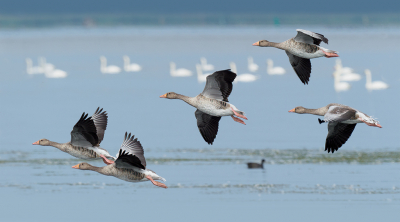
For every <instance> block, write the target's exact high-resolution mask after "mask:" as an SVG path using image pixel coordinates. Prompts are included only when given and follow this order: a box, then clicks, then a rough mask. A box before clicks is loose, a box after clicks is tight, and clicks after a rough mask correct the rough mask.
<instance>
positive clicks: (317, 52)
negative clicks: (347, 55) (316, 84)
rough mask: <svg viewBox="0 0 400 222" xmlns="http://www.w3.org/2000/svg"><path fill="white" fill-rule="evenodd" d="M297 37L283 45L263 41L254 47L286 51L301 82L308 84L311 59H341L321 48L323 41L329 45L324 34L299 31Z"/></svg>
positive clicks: (330, 51)
mask: <svg viewBox="0 0 400 222" xmlns="http://www.w3.org/2000/svg"><path fill="white" fill-rule="evenodd" d="M296 31H297V35H296V37H294V38H291V39H289V40H286V41H284V42H281V43H276V42H269V41H267V40H261V41H258V42H256V43H254V44H253V45H254V46H261V47H275V48H278V49H282V50H285V52H286V54H287V55H288V57H289V62H290V64H291V65H292V67H293V69H294V71H295V72H296V74H297V76H298V77H299V78H300V80H301V82H302V83H304V84H308V81H309V80H310V73H311V62H310V59H313V58H318V57H322V56H325V57H327V58H332V57H339V55H338V54H337V52H336V51H333V50H330V49H325V48H322V47H321V46H319V44H320V43H321V42H322V41H323V42H325V43H326V44H328V39H327V38H325V37H324V36H323V35H322V34H319V33H315V32H310V31H307V30H303V29H297V30H296Z"/></svg>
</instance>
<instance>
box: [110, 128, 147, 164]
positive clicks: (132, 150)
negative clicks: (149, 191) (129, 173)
mask: <svg viewBox="0 0 400 222" xmlns="http://www.w3.org/2000/svg"><path fill="white" fill-rule="evenodd" d="M134 137H135V136H134V135H131V134H130V133H129V135H128V133H127V132H125V138H124V142H122V145H121V147H120V150H119V152H118V154H117V156H116V157H117V160H116V163H117V162H118V159H120V161H119V162H120V163H122V162H123V161H121V159H122V157H120V155H121V154H123V153H125V154H126V155H125V157H124V158H127V160H129V161H128V163H129V165H128V166H126V167H125V168H127V167H128V168H129V167H130V166H133V165H135V167H138V164H137V163H138V161H139V163H140V164H141V165H142V166H143V169H145V168H146V159H145V158H144V150H143V147H142V144H141V143H140V142H139V141H138V140H137V138H135V139H134ZM128 154H130V155H128ZM135 157H136V158H137V159H136V158H135ZM120 166H121V167H122V165H120ZM139 168H140V167H139Z"/></svg>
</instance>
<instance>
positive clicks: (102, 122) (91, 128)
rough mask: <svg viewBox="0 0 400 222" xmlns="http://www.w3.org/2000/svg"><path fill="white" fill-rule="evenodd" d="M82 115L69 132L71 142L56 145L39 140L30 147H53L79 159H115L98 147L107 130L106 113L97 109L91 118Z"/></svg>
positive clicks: (48, 141) (46, 140)
mask: <svg viewBox="0 0 400 222" xmlns="http://www.w3.org/2000/svg"><path fill="white" fill-rule="evenodd" d="M87 116H88V114H85V113H83V114H82V116H81V118H80V119H79V121H78V122H77V123H76V124H75V126H74V128H73V129H72V131H71V141H70V142H68V143H56V142H53V141H50V140H48V139H41V140H38V141H36V142H34V143H33V144H32V145H41V146H53V147H56V148H58V149H59V150H61V151H63V152H66V153H68V154H70V155H72V156H74V157H77V158H81V159H99V158H101V157H100V155H104V156H106V157H107V158H111V159H115V158H114V157H113V156H111V155H110V154H109V153H108V151H107V150H105V149H103V148H101V147H100V143H101V141H102V140H103V138H104V132H105V130H106V128H107V120H108V116H107V113H106V111H103V109H100V107H99V108H97V110H96V112H94V114H93V115H92V116H91V117H89V118H88V117H87Z"/></svg>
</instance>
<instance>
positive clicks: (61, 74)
mask: <svg viewBox="0 0 400 222" xmlns="http://www.w3.org/2000/svg"><path fill="white" fill-rule="evenodd" d="M44 75H45V76H46V78H65V77H67V75H68V74H67V72H65V71H63V70H61V69H53V70H45V73H44Z"/></svg>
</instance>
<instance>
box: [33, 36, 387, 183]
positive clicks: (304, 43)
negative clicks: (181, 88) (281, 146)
mask: <svg viewBox="0 0 400 222" xmlns="http://www.w3.org/2000/svg"><path fill="white" fill-rule="evenodd" d="M321 42H324V43H328V39H327V38H325V37H324V36H323V35H322V34H318V33H314V32H310V31H306V30H301V29H298V30H297V35H296V37H294V38H291V39H289V40H287V41H284V42H281V43H274V42H269V41H267V40H261V41H258V42H256V43H254V44H253V45H254V46H260V47H275V48H278V49H281V50H284V51H285V52H286V54H287V56H288V57H289V62H290V64H291V65H292V67H293V69H294V71H295V72H296V74H297V75H298V77H299V78H300V80H301V82H302V83H304V84H308V83H309V80H310V74H311V62H310V59H312V58H318V57H326V58H332V57H338V54H337V52H336V51H333V50H329V49H325V48H323V47H321V46H320V43H321ZM103 62H105V61H104V60H103ZM128 65H129V64H128ZM172 68H173V70H174V72H175V73H181V72H183V71H182V70H180V69H175V66H172ZM172 68H171V70H172ZM198 68H201V69H204V68H205V69H212V68H213V66H212V65H210V64H207V62H206V60H205V59H203V60H202V62H201V64H198ZM253 68H254V69H255V68H256V67H255V66H253ZM232 69H233V67H232ZM338 70H339V71H338ZM336 71H337V72H341V73H343V72H345V73H352V70H351V69H348V68H346V67H342V66H341V64H339V63H337V70H336ZM242 75H244V74H242ZM239 77H240V75H237V74H236V73H235V72H233V71H232V70H229V69H227V70H220V71H216V72H214V73H213V74H210V75H208V76H206V77H205V80H206V84H205V87H204V90H203V91H202V92H201V93H200V94H198V95H197V96H194V97H189V96H185V95H182V94H178V93H175V92H168V93H165V94H163V95H161V96H160V98H165V99H178V100H182V101H184V102H186V103H187V104H189V105H191V106H193V107H195V108H196V111H195V113H194V114H195V118H196V122H197V127H198V129H199V132H200V135H201V136H202V137H203V139H204V141H205V142H207V143H208V144H211V145H212V144H213V142H214V140H215V138H216V136H217V133H218V128H219V121H220V120H221V117H223V116H230V117H231V118H232V120H233V121H235V122H237V123H240V124H243V125H246V123H245V122H244V120H247V117H246V115H245V113H244V112H243V111H242V110H240V109H238V108H237V107H236V106H235V105H233V104H232V103H230V102H229V101H228V97H229V95H230V94H231V92H232V88H233V82H234V81H235V79H237V78H239ZM345 78H347V80H348V81H350V79H351V80H355V79H357V78H359V77H357V75H354V73H353V74H352V75H348V76H345V75H343V79H345ZM371 84H372V85H378V84H376V83H375V84H374V83H371ZM163 107H167V106H166V105H163ZM289 112H291V113H298V114H313V115H318V116H323V119H322V120H321V119H318V122H319V124H323V123H326V124H327V126H328V134H327V137H326V141H325V151H327V152H328V153H330V152H332V153H334V152H335V151H338V149H339V148H340V147H342V145H343V144H345V143H346V141H347V140H348V139H349V137H350V136H351V134H352V132H353V131H354V129H355V126H356V125H357V123H365V124H366V125H368V126H373V127H379V128H381V127H382V126H381V125H380V123H379V122H378V121H377V120H375V119H374V118H372V117H371V116H368V115H367V114H365V113H363V112H361V111H359V110H357V109H354V108H352V107H349V106H345V105H342V104H337V103H330V104H328V105H326V106H323V107H320V108H317V109H308V108H304V107H302V106H298V107H296V108H294V109H291V110H289ZM107 122H108V115H107V113H106V112H105V111H103V109H100V108H97V110H96V111H95V112H94V114H93V115H92V116H89V117H88V114H86V113H83V114H82V116H81V117H80V118H79V120H78V122H77V123H76V124H75V125H74V127H73V129H72V131H71V141H70V142H67V143H57V142H53V141H50V140H48V139H41V140H38V141H36V142H34V143H33V145H41V146H53V147H56V148H58V149H59V150H61V151H63V152H66V153H68V154H70V155H72V156H74V157H77V158H81V159H102V160H103V162H104V163H105V164H106V165H105V166H103V167H96V166H92V165H90V164H88V163H84V162H83V163H79V164H77V165H74V166H73V168H75V169H80V170H91V171H96V172H98V173H100V174H103V175H106V176H114V177H116V178H119V179H121V180H125V181H128V182H141V181H151V182H152V183H153V184H154V185H155V186H158V187H162V188H167V186H166V185H165V184H164V183H161V182H158V181H156V180H161V181H165V179H164V178H162V177H160V176H158V175H157V174H156V173H155V172H154V171H152V170H150V169H147V167H146V160H145V157H144V150H143V147H142V145H141V143H140V142H139V141H138V140H137V138H134V136H133V135H131V134H130V133H129V134H128V133H125V136H124V140H123V142H122V145H121V147H120V149H119V151H118V153H117V155H116V156H115V157H114V156H112V155H110V153H109V152H108V151H107V150H105V149H103V148H101V147H100V143H101V142H102V140H103V139H104V134H105V130H106V128H107ZM264 162H265V160H263V161H262V162H261V164H258V163H248V167H249V168H263V163H264Z"/></svg>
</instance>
